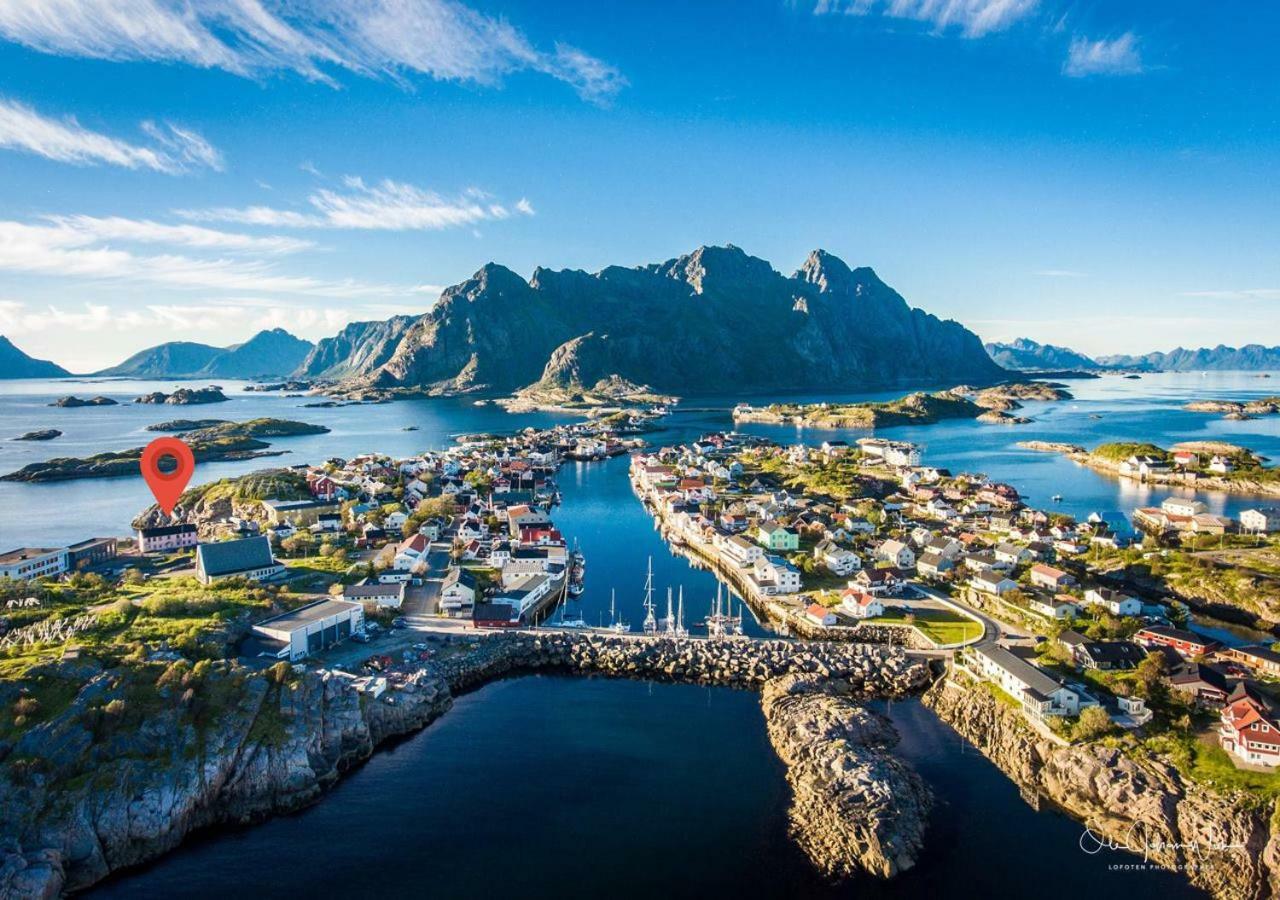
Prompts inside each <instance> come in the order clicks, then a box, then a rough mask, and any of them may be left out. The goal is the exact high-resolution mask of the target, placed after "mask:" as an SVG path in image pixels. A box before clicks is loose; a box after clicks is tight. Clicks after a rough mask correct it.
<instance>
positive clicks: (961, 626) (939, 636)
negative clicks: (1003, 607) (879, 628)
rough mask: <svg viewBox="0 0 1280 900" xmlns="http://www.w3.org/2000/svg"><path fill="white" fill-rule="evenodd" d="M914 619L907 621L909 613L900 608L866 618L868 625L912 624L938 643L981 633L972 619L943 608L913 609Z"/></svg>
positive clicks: (971, 637) (948, 642)
mask: <svg viewBox="0 0 1280 900" xmlns="http://www.w3.org/2000/svg"><path fill="white" fill-rule="evenodd" d="M914 614H915V621H914V622H908V621H907V616H908V615H909V613H906V612H904V611H903V610H901V609H894V608H890V609H886V610H885V612H884V615H882V616H876V617H875V618H874V619H866V620H865V621H866V622H867V623H868V624H870V625H908V624H913V625H915V626H916V628H919V629H920V631H922V632H923V633H924V635H925V636H926V637H928V638H929V639H930V640H932V641H934V642H935V643H938V644H958V643H960V642H961V641H968V640H972V639H974V638H977V637H980V636H981V635H982V626H981V625H980V624H978V623H977V622H975V621H973V620H972V619H970V618H968V617H966V616H962V615H960V614H959V613H953V612H951V611H950V610H944V609H917V610H914Z"/></svg>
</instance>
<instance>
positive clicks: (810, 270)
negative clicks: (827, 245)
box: [792, 248, 853, 292]
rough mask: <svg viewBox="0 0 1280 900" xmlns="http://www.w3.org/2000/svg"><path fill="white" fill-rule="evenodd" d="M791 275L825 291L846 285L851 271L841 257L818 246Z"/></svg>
mask: <svg viewBox="0 0 1280 900" xmlns="http://www.w3.org/2000/svg"><path fill="white" fill-rule="evenodd" d="M792 277H793V278H798V279H800V280H801V281H804V282H807V283H809V284H812V285H815V286H816V287H817V288H818V290H819V291H823V292H827V291H833V290H835V289H836V288H837V287H839V286H844V285H847V284H848V283H849V282H850V281H851V280H852V278H853V271H852V270H851V269H850V268H849V266H848V265H847V264H846V263H845V261H844V260H843V259H841V258H840V257H838V256H836V255H835V254H834V253H828V252H827V251H826V250H823V249H821V248H819V249H817V250H814V251H813V252H812V253H810V254H809V257H808V259H806V260H805V261H804V265H802V266H801V267H800V268H799V269H797V270H796V273H795V275H793V276H792Z"/></svg>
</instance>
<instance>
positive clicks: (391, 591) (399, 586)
mask: <svg viewBox="0 0 1280 900" xmlns="http://www.w3.org/2000/svg"><path fill="white" fill-rule="evenodd" d="M404 591H405V588H404V582H402V581H401V582H396V583H393V584H379V583H377V582H373V583H370V584H349V585H347V586H346V587H344V588H343V589H342V596H343V597H344V598H345V599H347V600H360V599H362V598H364V597H403V596H404Z"/></svg>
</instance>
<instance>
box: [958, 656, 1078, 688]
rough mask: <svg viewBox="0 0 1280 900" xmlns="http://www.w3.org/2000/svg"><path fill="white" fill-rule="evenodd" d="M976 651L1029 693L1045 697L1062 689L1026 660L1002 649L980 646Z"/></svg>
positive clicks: (1055, 681)
mask: <svg viewBox="0 0 1280 900" xmlns="http://www.w3.org/2000/svg"><path fill="white" fill-rule="evenodd" d="M976 650H977V652H978V653H980V654H981V655H983V656H985V657H986V658H987V659H989V660H990V661H991V662H992V663H994V664H995V665H997V666H999V667H1000V668H1001V669H1004V670H1005V671H1006V672H1008V673H1009V674H1010V675H1012V676H1013V677H1014V678H1016V679H1017V680H1018V681H1020V682H1022V683H1023V684H1024V685H1025V686H1026V687H1027V688H1028V689H1029V690H1031V691H1035V692H1038V693H1040V694H1043V695H1045V696H1046V697H1047V696H1049V695H1051V694H1053V692H1054V691H1057V690H1059V689H1060V688H1061V687H1062V685H1061V684H1059V683H1058V682H1057V680H1055V679H1054V678H1053V677H1051V676H1050V675H1049V674H1048V673H1046V672H1044V671H1042V670H1040V669H1037V668H1036V667H1035V666H1033V665H1031V663H1029V662H1027V661H1026V660H1024V659H1021V658H1020V657H1017V656H1014V655H1013V654H1012V653H1010V652H1009V651H1008V650H1006V649H1005V648H1003V647H998V646H990V647H981V646H980V647H977V648H976Z"/></svg>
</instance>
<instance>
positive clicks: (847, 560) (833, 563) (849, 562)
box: [820, 544, 862, 576]
mask: <svg viewBox="0 0 1280 900" xmlns="http://www.w3.org/2000/svg"><path fill="white" fill-rule="evenodd" d="M820 559H821V561H822V564H823V565H825V566H826V567H827V569H828V570H829V571H830V572H831V573H832V574H834V575H840V576H845V575H852V574H853V573H854V572H856V571H858V570H859V569H861V568H862V557H860V556H859V555H858V554H856V553H854V552H853V551H852V550H846V549H845V548H843V547H837V546H835V545H834V544H833V545H831V546H829V547H827V548H826V549H825V550H823V551H822V555H821V557H820Z"/></svg>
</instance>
